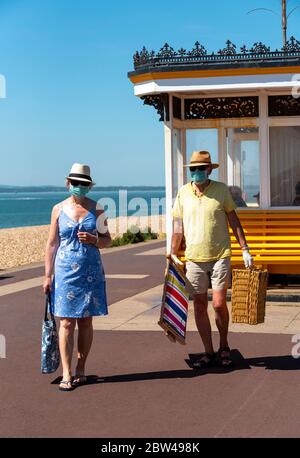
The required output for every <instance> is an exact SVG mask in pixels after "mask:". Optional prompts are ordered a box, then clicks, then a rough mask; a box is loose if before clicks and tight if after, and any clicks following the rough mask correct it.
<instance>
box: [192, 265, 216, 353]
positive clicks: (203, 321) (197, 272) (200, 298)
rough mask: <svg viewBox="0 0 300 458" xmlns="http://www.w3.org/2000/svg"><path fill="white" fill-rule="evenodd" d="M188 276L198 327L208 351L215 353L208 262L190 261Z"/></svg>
mask: <svg viewBox="0 0 300 458" xmlns="http://www.w3.org/2000/svg"><path fill="white" fill-rule="evenodd" d="M186 268H187V271H186V276H187V278H188V280H189V281H190V283H191V284H192V286H193V288H194V291H195V293H194V295H193V300H194V314H195V322H196V326H197V329H198V331H199V334H200V337H201V339H202V342H203V345H204V349H205V352H206V353H209V354H213V353H214V349H213V343H212V336H211V326H210V321H209V317H208V313H207V307H208V300H207V289H208V283H209V282H208V276H207V272H206V270H207V268H208V263H196V262H191V261H188V262H187V264H186Z"/></svg>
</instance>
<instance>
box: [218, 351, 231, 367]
mask: <svg viewBox="0 0 300 458" xmlns="http://www.w3.org/2000/svg"><path fill="white" fill-rule="evenodd" d="M230 351H231V350H230V348H229V347H220V348H219V350H218V360H219V363H220V365H221V366H222V367H232V366H233V361H232V359H231V358H230Z"/></svg>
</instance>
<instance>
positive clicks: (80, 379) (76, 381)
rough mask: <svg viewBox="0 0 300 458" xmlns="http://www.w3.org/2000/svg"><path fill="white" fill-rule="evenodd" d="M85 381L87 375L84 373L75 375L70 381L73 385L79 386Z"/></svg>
mask: <svg viewBox="0 0 300 458" xmlns="http://www.w3.org/2000/svg"><path fill="white" fill-rule="evenodd" d="M86 382H87V376H86V375H75V376H74V380H73V382H72V385H73V386H80V385H84V384H85V383H86Z"/></svg>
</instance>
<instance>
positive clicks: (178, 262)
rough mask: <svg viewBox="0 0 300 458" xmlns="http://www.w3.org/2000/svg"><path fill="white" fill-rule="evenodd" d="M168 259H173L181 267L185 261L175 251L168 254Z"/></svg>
mask: <svg viewBox="0 0 300 458" xmlns="http://www.w3.org/2000/svg"><path fill="white" fill-rule="evenodd" d="M167 259H171V260H172V261H173V262H174V264H176V265H177V266H178V267H180V268H181V269H182V268H183V266H184V263H183V262H181V261H180V259H179V258H178V257H177V256H176V254H173V253H171V254H167Z"/></svg>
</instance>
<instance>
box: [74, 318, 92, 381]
mask: <svg viewBox="0 0 300 458" xmlns="http://www.w3.org/2000/svg"><path fill="white" fill-rule="evenodd" d="M77 324H78V353H77V357H78V361H77V366H76V371H75V374H76V375H78V376H80V375H84V371H85V363H86V359H87V357H88V354H89V352H90V349H91V346H92V342H93V317H87V318H79V319H77Z"/></svg>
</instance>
